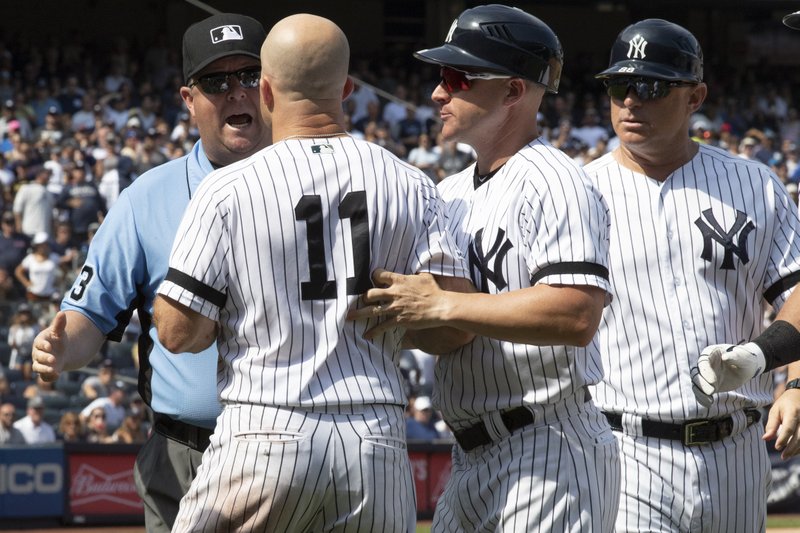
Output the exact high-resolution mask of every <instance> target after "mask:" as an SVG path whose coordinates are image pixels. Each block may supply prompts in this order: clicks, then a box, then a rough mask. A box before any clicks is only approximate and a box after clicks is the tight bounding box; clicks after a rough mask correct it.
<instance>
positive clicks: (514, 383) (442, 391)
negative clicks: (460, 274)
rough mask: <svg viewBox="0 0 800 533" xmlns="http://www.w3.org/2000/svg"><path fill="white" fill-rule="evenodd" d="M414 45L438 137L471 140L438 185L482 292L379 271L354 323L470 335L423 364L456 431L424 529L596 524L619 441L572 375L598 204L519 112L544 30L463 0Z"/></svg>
mask: <svg viewBox="0 0 800 533" xmlns="http://www.w3.org/2000/svg"><path fill="white" fill-rule="evenodd" d="M416 56H417V57H418V58H419V59H422V60H423V61H427V62H430V63H433V64H436V65H439V66H440V69H441V77H442V81H441V83H440V84H439V86H438V87H437V88H436V89H435V90H434V92H433V95H432V96H433V100H434V101H435V102H436V103H437V104H438V105H439V106H440V116H441V118H442V120H443V123H444V124H443V129H442V133H443V135H444V137H445V138H446V139H448V140H450V139H454V140H458V141H461V142H465V143H467V144H470V145H471V146H472V147H473V148H474V149H475V152H476V154H477V163H476V164H474V165H472V166H470V167H469V168H467V169H466V170H464V171H463V172H460V173H458V174H456V175H453V176H450V177H448V178H445V179H444V180H443V181H442V182H441V183H440V184H439V190H440V191H441V193H442V198H443V199H444V200H445V202H446V203H447V211H448V228H449V230H450V231H451V233H452V234H453V235H454V238H455V239H456V241H457V242H458V245H459V246H460V247H461V249H462V250H463V251H464V253H465V254H467V255H468V256H469V260H470V266H471V273H472V279H473V281H474V283H475V285H476V286H477V288H478V289H479V290H480V291H481V292H479V293H474V294H462V293H454V292H448V291H442V290H441V289H440V287H438V286H437V284H436V283H435V282H434V280H432V279H431V278H430V277H429V276H400V275H398V274H395V273H389V272H378V273H376V275H375V279H376V282H377V283H376V284H377V285H378V286H388V288H382V289H371V290H370V291H368V292H367V294H366V295H365V300H366V301H367V302H368V303H372V304H378V305H380V306H381V309H382V311H383V312H384V313H386V314H387V315H388V316H390V317H391V318H390V319H389V320H387V321H386V322H384V323H383V324H381V325H379V326H377V327H376V328H374V329H372V330H371V331H370V332H369V333H368V336H371V335H373V334H379V333H383V332H384V331H386V330H388V329H389V328H391V327H395V326H397V325H401V326H407V327H415V324H422V325H425V326H429V325H431V324H449V325H451V326H455V327H458V328H462V329H464V330H466V331H470V332H473V333H475V334H477V335H478V337H476V338H475V340H473V341H472V342H471V343H469V344H467V345H465V346H463V347H461V348H460V349H458V350H456V351H455V352H453V353H450V354H446V355H443V356H440V357H439V358H438V361H437V364H436V372H435V375H436V380H435V387H434V393H433V397H434V403H435V404H436V405H437V406H438V408H439V409H440V410H441V412H442V415H443V417H444V419H445V421H446V422H447V423H448V425H449V426H450V427H451V429H452V430H453V432H454V435H455V437H456V439H457V441H458V445H456V446H454V449H453V456H452V473H451V477H450V479H449V481H448V483H447V485H446V487H445V489H444V493H443V494H442V496H441V497H440V499H439V501H438V503H437V506H436V511H435V516H434V520H433V531H436V532H444V531H452V532H475V531H478V532H495V531H506V532H511V531H513V532H520V533H523V532H525V533H528V532H536V531H542V532H544V531H553V532H555V531H558V532H562V531H571V532H582V531H611V530H612V527H613V524H614V518H615V516H616V509H617V501H618V497H619V475H620V472H619V457H618V452H617V448H616V442H615V440H614V437H613V434H612V432H611V430H610V428H609V425H608V423H607V422H606V420H605V418H604V417H603V415H602V414H601V413H600V411H599V410H598V409H597V407H596V406H595V405H594V403H593V402H592V401H591V400H590V397H589V395H588V391H587V386H588V385H590V384H593V383H596V382H597V381H598V380H599V379H600V378H601V376H602V368H601V366H600V360H599V353H598V351H597V345H596V343H595V341H594V340H593V338H594V335H595V331H596V328H597V324H598V323H599V320H600V315H601V313H602V310H603V306H604V303H605V302H606V301H607V300H608V299H609V298H610V295H609V293H608V290H609V284H608V276H607V268H606V260H607V259H606V256H607V250H608V240H607V235H608V221H607V214H606V208H605V206H604V205H603V203H602V200H601V198H600V196H599V195H598V194H597V192H596V191H595V190H594V189H593V188H592V187H591V185H590V184H589V182H588V180H587V179H586V176H585V175H584V174H583V171H582V170H581V169H580V168H579V167H577V166H576V165H575V164H574V163H573V162H572V161H571V160H570V159H569V157H567V156H566V155H565V154H564V153H562V152H560V151H558V150H556V149H554V148H553V147H552V146H551V145H550V144H548V143H547V141H546V140H544V139H543V138H540V137H539V133H538V131H537V126H536V121H535V120H533V118H532V117H535V116H536V112H537V110H538V108H539V106H540V104H541V100H542V98H543V97H544V95H545V92H556V91H557V89H558V82H559V76H560V71H561V62H562V51H561V46H560V44H559V41H558V38H557V37H556V35H555V34H554V33H553V32H552V30H551V29H550V28H549V27H548V26H547V25H546V24H545V23H544V22H542V21H541V20H539V19H538V18H536V17H534V16H532V15H530V14H528V13H526V12H524V11H522V10H519V9H516V8H511V7H507V6H503V5H487V6H478V7H475V8H472V9H468V10H466V11H464V12H463V13H461V15H459V17H458V19H456V21H455V22H454V23H453V25H452V26H451V29H450V32H449V33H448V36H447V39H446V42H445V44H444V45H443V46H441V47H438V48H433V49H428V50H422V51H420V52H417V54H416ZM358 313H362V314H365V315H366V314H368V313H369V310H368V309H365V310H361V311H359V312H358ZM354 315H355V316H359V315H358V314H357V313H354Z"/></svg>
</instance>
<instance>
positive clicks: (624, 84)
mask: <svg viewBox="0 0 800 533" xmlns="http://www.w3.org/2000/svg"><path fill="white" fill-rule="evenodd" d="M603 83H604V84H605V86H606V91H607V92H608V96H610V97H611V98H613V99H615V100H624V99H625V97H626V96H628V91H630V90H631V89H633V92H634V93H636V96H637V97H638V98H639V100H642V101H646V100H657V99H659V98H664V97H665V96H667V95H668V94H669V91H670V89H672V88H673V87H685V86H687V85H695V84H694V83H690V82H686V81H669V80H659V79H656V78H631V77H626V76H620V77H615V78H607V79H605V80H603Z"/></svg>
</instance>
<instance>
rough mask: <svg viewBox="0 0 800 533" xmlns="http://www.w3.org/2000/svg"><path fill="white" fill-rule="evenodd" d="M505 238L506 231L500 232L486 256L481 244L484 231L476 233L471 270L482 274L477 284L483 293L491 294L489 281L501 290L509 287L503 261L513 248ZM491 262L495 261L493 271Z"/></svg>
mask: <svg viewBox="0 0 800 533" xmlns="http://www.w3.org/2000/svg"><path fill="white" fill-rule="evenodd" d="M505 236H506V232H505V231H503V230H502V229H501V230H498V232H497V237H495V239H494V244H492V247H491V248H490V249H489V252H488V253H486V254H484V253H483V245H482V244H481V243H482V237H483V230H482V229H481V230H478V231H477V232H476V233H475V240H473V241H472V244H471V245H470V247H469V264H470V270H471V271H473V272H474V271H475V270H476V269H477V270H478V271H479V272H480V274H481V277H480V280H477V282H476V283H475V284H476V285H477V286H478V288H479V289H480V290H481V291H482V292H487V293H488V292H489V289H488V283H487V280H488V281H491V282H492V283H494V286H495V287H497V288H498V289H500V290H503V289H505V288H506V286H507V285H508V283H506V279H505V278H504V277H503V260H504V259H505V257H506V254H508V251H509V250H510V249H511V248H513V246H512V245H511V241H509V240H508V239H506V238H505ZM490 261H494V264H493V265H492V268H491V269H490V268H489V262H490Z"/></svg>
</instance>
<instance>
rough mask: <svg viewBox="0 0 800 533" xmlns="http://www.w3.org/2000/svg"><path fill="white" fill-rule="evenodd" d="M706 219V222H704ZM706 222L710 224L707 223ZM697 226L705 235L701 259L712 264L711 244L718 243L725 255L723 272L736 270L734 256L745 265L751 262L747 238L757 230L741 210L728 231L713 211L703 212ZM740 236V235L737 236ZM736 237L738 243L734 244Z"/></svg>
mask: <svg viewBox="0 0 800 533" xmlns="http://www.w3.org/2000/svg"><path fill="white" fill-rule="evenodd" d="M703 218H705V219H706V220H703ZM706 221H707V222H708V223H706ZM694 224H695V226H697V228H698V229H699V230H700V233H701V234H702V235H703V251H702V253H701V254H700V258H701V259H704V260H706V261H709V262H711V260H712V254H711V243H712V241H716V242H717V243H719V244H721V245H722V248H723V250H724V254H723V256H722V265H720V269H722V270H736V266H735V265H734V264H733V256H734V255H735V256H736V257H738V258H739V260H740V261H741V262H742V264H743V265H746V264H747V263H748V262H749V261H750V255H749V254H748V253H747V237H748V235H750V232H751V231H753V230H754V229H756V226H755V224H753V221H752V220H747V215H746V214H745V213H742V212H741V211H739V210H736V220H735V221H734V222H733V226H731V229H730V230H728V231H725V229H723V227H722V225H721V224H720V223H719V222H717V219H716V218H715V217H714V214H713V213H712V212H711V209H706V210H705V211H703V214H702V216H701V217H699V218H698V219H697V220H695V221H694ZM737 234H738V235H737ZM734 237H736V242H734Z"/></svg>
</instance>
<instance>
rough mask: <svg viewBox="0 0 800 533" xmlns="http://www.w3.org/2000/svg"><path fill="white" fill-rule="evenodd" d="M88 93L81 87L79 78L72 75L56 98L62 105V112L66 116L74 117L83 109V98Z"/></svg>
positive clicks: (68, 77)
mask: <svg viewBox="0 0 800 533" xmlns="http://www.w3.org/2000/svg"><path fill="white" fill-rule="evenodd" d="M85 94H86V91H84V90H83V88H81V87H80V85H79V82H78V76H76V75H74V74H70V75H68V76H67V79H66V81H65V83H64V88H63V89H61V92H60V93H59V94H58V96H57V97H56V98H57V99H58V103H59V104H60V105H61V111H62V112H63V113H64V115H66V116H72V115H74V114H75V113H77V112H78V111H80V110H81V109H82V107H83V97H84V95H85Z"/></svg>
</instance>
